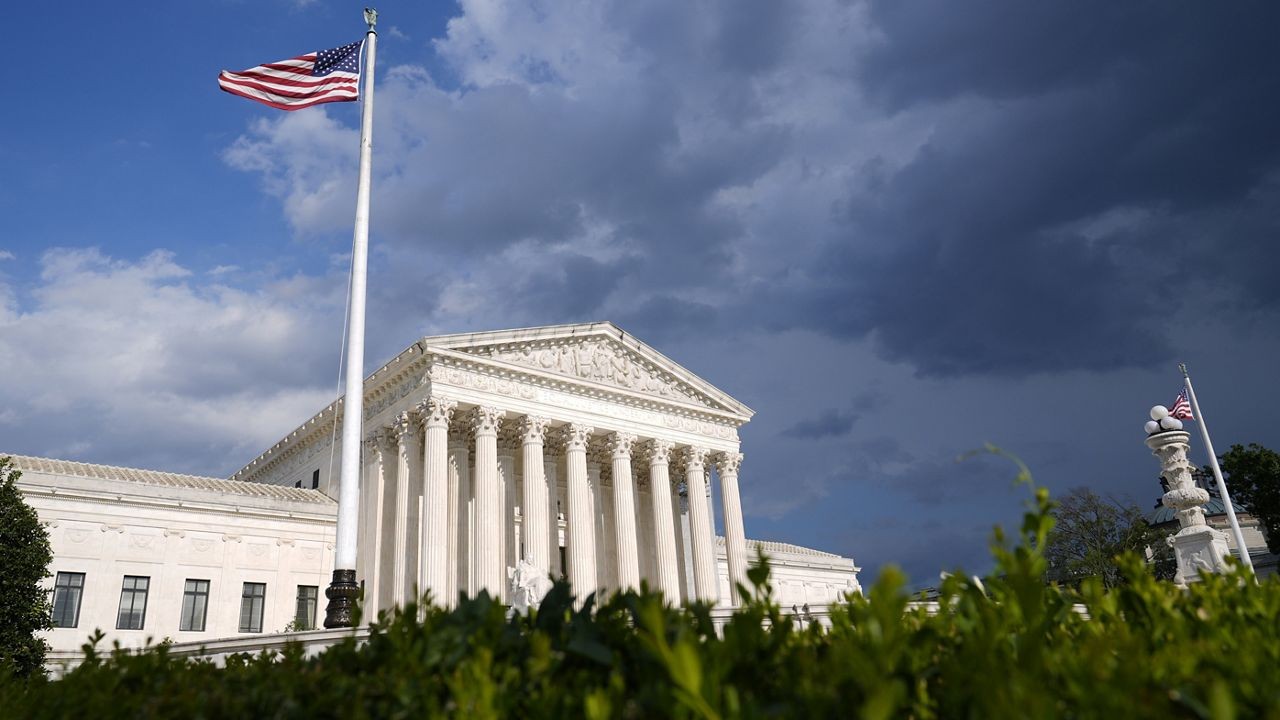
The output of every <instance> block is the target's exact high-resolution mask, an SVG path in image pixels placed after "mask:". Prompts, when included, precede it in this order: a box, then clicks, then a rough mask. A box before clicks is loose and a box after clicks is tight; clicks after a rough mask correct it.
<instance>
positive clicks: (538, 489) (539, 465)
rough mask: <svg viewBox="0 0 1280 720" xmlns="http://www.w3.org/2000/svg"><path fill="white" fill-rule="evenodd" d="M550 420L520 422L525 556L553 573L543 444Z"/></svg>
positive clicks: (539, 568) (529, 560) (521, 510)
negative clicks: (545, 510) (522, 452)
mask: <svg viewBox="0 0 1280 720" xmlns="http://www.w3.org/2000/svg"><path fill="white" fill-rule="evenodd" d="M547 422H548V421H547V419H546V418H543V417H533V416H528V417H525V418H524V420H523V421H522V422H521V423H520V438H521V448H522V449H523V451H524V498H523V499H522V502H521V503H520V529H521V531H522V533H523V535H524V543H523V544H524V559H525V560H526V561H527V562H528V563H529V564H530V565H533V566H534V567H536V568H537V569H538V571H539V572H541V573H543V574H547V575H550V570H551V557H550V555H549V554H548V553H549V551H550V549H551V542H550V540H548V535H549V532H550V531H549V530H548V528H547V513H545V512H542V509H543V508H546V507H547V496H548V491H547V476H546V471H545V469H544V468H543V457H542V444H543V442H544V441H545V440H546V437H547Z"/></svg>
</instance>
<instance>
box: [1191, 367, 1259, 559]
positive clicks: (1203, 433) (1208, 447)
mask: <svg viewBox="0 0 1280 720" xmlns="http://www.w3.org/2000/svg"><path fill="white" fill-rule="evenodd" d="M1178 369H1179V370H1181V371H1182V381H1183V382H1184V383H1185V384H1186V388H1187V398H1188V399H1189V400H1191V411H1192V412H1193V413H1195V416H1196V417H1195V422H1196V424H1197V425H1199V426H1200V437H1201V438H1203V439H1204V449H1205V451H1206V452H1208V453H1209V466H1210V467H1211V468H1213V479H1214V480H1216V481H1217V482H1218V495H1219V496H1220V497H1221V498H1222V504H1223V505H1226V506H1227V520H1228V521H1229V522H1230V523H1231V534H1232V535H1234V536H1235V538H1236V550H1237V551H1239V553H1240V562H1242V563H1244V565H1245V567H1247V568H1249V572H1253V560H1252V559H1250V558H1249V548H1248V547H1247V546H1246V545H1245V544H1244V533H1243V532H1241V531H1240V521H1238V520H1236V509H1235V507H1233V506H1232V505H1231V496H1230V495H1229V494H1227V483H1226V481H1224V480H1223V479H1222V468H1220V467H1218V454H1217V453H1215V452H1214V451H1213V442H1211V441H1210V440H1209V425H1208V423H1206V422H1205V421H1204V413H1202V412H1200V403H1198V402H1196V391H1195V388H1193V387H1191V376H1190V375H1188V374H1187V365H1186V363H1178Z"/></svg>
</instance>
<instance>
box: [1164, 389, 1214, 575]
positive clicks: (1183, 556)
mask: <svg viewBox="0 0 1280 720" xmlns="http://www.w3.org/2000/svg"><path fill="white" fill-rule="evenodd" d="M1145 430H1146V431H1147V447H1149V448H1151V453H1152V454H1153V455H1155V456H1156V457H1157V458H1159V459H1160V472H1161V474H1162V475H1163V476H1164V478H1165V480H1167V481H1168V483H1169V492H1166V493H1165V494H1164V497H1162V498H1161V502H1163V503H1164V505H1165V507H1171V508H1173V509H1174V511H1175V512H1176V513H1177V517H1178V524H1179V525H1181V529H1180V530H1178V532H1177V533H1176V534H1174V535H1172V536H1170V537H1169V545H1171V546H1172V547H1173V551H1174V555H1175V556H1176V557H1177V560H1178V575H1177V577H1176V578H1175V579H1174V582H1176V583H1177V584H1179V585H1186V584H1187V583H1191V582H1196V581H1197V580H1199V579H1200V571H1201V570H1207V571H1209V572H1215V573H1220V572H1223V571H1225V570H1226V569H1227V565H1226V562H1225V561H1224V559H1225V558H1226V557H1227V555H1228V554H1229V551H1228V550H1227V535H1226V533H1224V532H1221V531H1219V530H1215V529H1213V528H1211V527H1209V526H1208V525H1207V524H1206V523H1205V521H1204V508H1203V505H1204V504H1205V503H1207V502H1209V493H1208V491H1206V490H1205V489H1204V488H1200V487H1196V484H1195V480H1194V479H1192V476H1191V469H1192V468H1191V463H1190V462H1189V461H1188V460H1187V450H1188V449H1189V445H1188V440H1190V439H1191V436H1190V435H1188V434H1187V433H1185V432H1183V430H1182V421H1181V420H1179V419H1177V418H1174V417H1170V416H1169V410H1168V409H1167V408H1165V407H1164V406H1163V405H1157V406H1155V407H1153V408H1151V420H1150V421H1149V422H1147V424H1146V427H1145Z"/></svg>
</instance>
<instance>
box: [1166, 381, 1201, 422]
mask: <svg viewBox="0 0 1280 720" xmlns="http://www.w3.org/2000/svg"><path fill="white" fill-rule="evenodd" d="M1169 416H1170V417H1176V418H1178V419H1179V420H1195V417H1193V416H1192V415H1191V403H1189V402H1187V389H1186V388H1182V392H1180V393H1178V399H1177V400H1174V401H1173V407H1171V408H1169Z"/></svg>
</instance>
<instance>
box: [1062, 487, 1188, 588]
mask: <svg viewBox="0 0 1280 720" xmlns="http://www.w3.org/2000/svg"><path fill="white" fill-rule="evenodd" d="M1053 516H1054V520H1055V521H1056V524H1055V525H1054V527H1053V530H1051V531H1050V533H1049V538H1048V541H1047V543H1046V547H1045V557H1046V559H1047V560H1048V561H1049V579H1050V580H1056V581H1058V582H1059V583H1062V584H1064V585H1077V584H1079V583H1080V581H1081V580H1084V579H1085V578H1089V577H1098V578H1101V579H1102V582H1103V584H1104V585H1105V586H1106V587H1116V586H1118V585H1122V584H1124V582H1125V580H1124V574H1123V573H1122V572H1121V569H1120V565H1119V564H1118V563H1117V562H1116V558H1117V557H1118V556H1120V555H1121V554H1123V553H1125V552H1128V551H1132V552H1136V553H1138V554H1139V555H1142V556H1143V557H1145V558H1148V559H1149V560H1150V561H1151V562H1150V563H1148V567H1150V568H1151V570H1152V572H1154V573H1155V575H1156V577H1160V578H1171V577H1172V576H1173V558H1172V553H1171V552H1170V551H1169V546H1168V544H1167V543H1166V542H1165V540H1164V534H1163V533H1161V532H1160V531H1159V530H1156V529H1155V528H1152V527H1151V526H1150V525H1149V524H1147V519H1146V517H1145V516H1144V515H1143V512H1142V511H1141V510H1140V509H1139V508H1138V507H1137V506H1136V505H1133V504H1131V503H1130V504H1126V503H1122V502H1120V501H1118V500H1116V499H1114V498H1104V497H1102V496H1100V495H1098V494H1097V493H1095V492H1093V491H1092V490H1090V489H1089V488H1084V487H1079V488H1075V489H1073V490H1071V491H1070V492H1068V493H1067V494H1066V495H1064V496H1063V497H1062V498H1061V499H1060V500H1059V501H1058V505H1057V507H1056V508H1054V510H1053Z"/></svg>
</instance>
